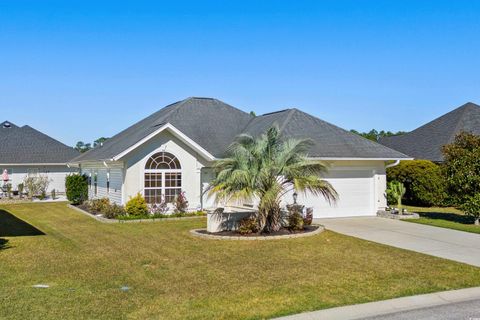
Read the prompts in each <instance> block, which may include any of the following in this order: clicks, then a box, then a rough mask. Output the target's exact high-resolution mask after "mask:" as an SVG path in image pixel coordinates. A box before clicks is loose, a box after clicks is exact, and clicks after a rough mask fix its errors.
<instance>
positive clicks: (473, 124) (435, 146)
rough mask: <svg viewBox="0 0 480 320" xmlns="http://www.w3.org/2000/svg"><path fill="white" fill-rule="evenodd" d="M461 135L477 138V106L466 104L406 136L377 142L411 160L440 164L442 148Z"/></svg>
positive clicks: (479, 114)
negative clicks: (464, 132) (412, 158)
mask: <svg viewBox="0 0 480 320" xmlns="http://www.w3.org/2000/svg"><path fill="white" fill-rule="evenodd" d="M461 131H466V132H471V133H473V134H477V135H480V106H478V105H476V104H474V103H471V102H468V103H466V104H464V105H462V106H460V107H459V108H457V109H455V110H453V111H451V112H449V113H447V114H444V115H443V116H441V117H439V118H437V119H435V120H433V121H431V122H429V123H427V124H425V125H423V126H421V127H419V128H417V129H415V130H413V131H411V132H409V133H406V134H403V135H400V136H393V137H385V138H382V139H380V141H379V142H380V143H381V144H383V145H385V146H387V147H390V148H392V149H395V150H398V151H400V152H403V153H405V154H408V155H409V156H412V157H414V158H415V159H426V160H431V161H435V162H442V161H443V154H442V146H444V145H446V144H449V143H451V142H452V141H453V140H454V139H455V136H456V135H457V134H458V133H460V132H461Z"/></svg>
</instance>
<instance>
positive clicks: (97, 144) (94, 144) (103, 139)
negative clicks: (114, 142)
mask: <svg viewBox="0 0 480 320" xmlns="http://www.w3.org/2000/svg"><path fill="white" fill-rule="evenodd" d="M107 140H108V138H105V137H101V138H98V139H97V140H95V141H93V147H94V148H96V147H98V146H101V145H103V143H104V142H105V141H107Z"/></svg>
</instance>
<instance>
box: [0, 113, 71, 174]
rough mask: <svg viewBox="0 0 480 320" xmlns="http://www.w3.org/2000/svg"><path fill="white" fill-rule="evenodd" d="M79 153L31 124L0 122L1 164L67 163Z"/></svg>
mask: <svg viewBox="0 0 480 320" xmlns="http://www.w3.org/2000/svg"><path fill="white" fill-rule="evenodd" d="M78 155H79V153H78V152H77V151H76V150H75V149H73V148H72V147H69V146H66V145H64V144H63V143H61V142H60V141H57V140H55V139H53V138H51V137H49V136H47V135H46V134H43V133H41V132H40V131H37V130H35V129H34V128H32V127H29V126H23V127H18V126H17V125H15V124H13V123H11V122H9V121H5V122H3V123H1V124H0V164H65V163H68V162H69V161H70V160H72V159H73V158H74V157H77V156H78Z"/></svg>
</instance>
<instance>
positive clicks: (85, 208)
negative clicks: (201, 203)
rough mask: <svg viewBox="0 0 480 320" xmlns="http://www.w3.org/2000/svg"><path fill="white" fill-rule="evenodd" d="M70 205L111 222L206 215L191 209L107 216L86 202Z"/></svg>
mask: <svg viewBox="0 0 480 320" xmlns="http://www.w3.org/2000/svg"><path fill="white" fill-rule="evenodd" d="M72 207H74V208H76V209H77V210H81V211H83V212H84V213H86V214H89V215H92V216H93V217H95V218H96V219H97V220H100V221H103V222H111V221H118V222H128V221H136V220H139V221H147V220H152V221H153V220H159V219H180V218H194V217H205V216H206V215H207V213H206V212H204V211H192V212H178V213H170V214H162V213H152V214H142V215H127V214H126V213H123V214H121V215H116V216H114V217H107V216H105V213H104V212H102V211H99V210H92V207H91V206H89V205H88V204H87V203H85V204H80V205H72Z"/></svg>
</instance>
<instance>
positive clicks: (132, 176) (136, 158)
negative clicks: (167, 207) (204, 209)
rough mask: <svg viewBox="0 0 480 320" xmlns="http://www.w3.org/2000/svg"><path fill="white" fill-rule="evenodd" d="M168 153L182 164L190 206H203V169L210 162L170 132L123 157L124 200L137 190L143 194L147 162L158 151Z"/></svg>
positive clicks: (164, 132)
mask: <svg viewBox="0 0 480 320" xmlns="http://www.w3.org/2000/svg"><path fill="white" fill-rule="evenodd" d="M162 151H164V152H169V153H171V154H173V155H174V156H175V157H177V159H178V160H179V162H180V166H181V167H182V169H181V171H182V190H183V191H184V192H185V194H186V197H187V200H188V202H189V207H190V208H191V209H197V208H201V206H202V178H201V177H202V169H203V168H204V167H206V166H208V165H209V163H208V161H206V160H203V159H202V157H201V156H200V155H199V154H198V153H197V152H195V151H194V150H193V149H191V148H190V147H189V146H187V145H186V144H185V143H183V142H182V141H180V140H179V139H177V138H176V137H175V136H174V135H172V134H171V133H169V132H167V131H163V132H162V133H160V134H159V135H158V136H156V137H155V138H153V139H151V140H150V141H148V142H147V143H145V144H144V145H142V146H140V147H139V148H137V149H136V150H134V151H132V152H131V153H130V154H127V155H126V156H125V157H124V162H125V184H124V186H125V188H124V190H123V199H124V202H126V201H128V199H129V198H130V197H132V196H134V195H135V194H137V193H138V192H140V193H141V194H144V185H145V181H144V179H145V175H144V170H145V164H146V162H147V160H148V159H149V158H150V157H151V156H152V155H154V154H155V153H157V152H162Z"/></svg>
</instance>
